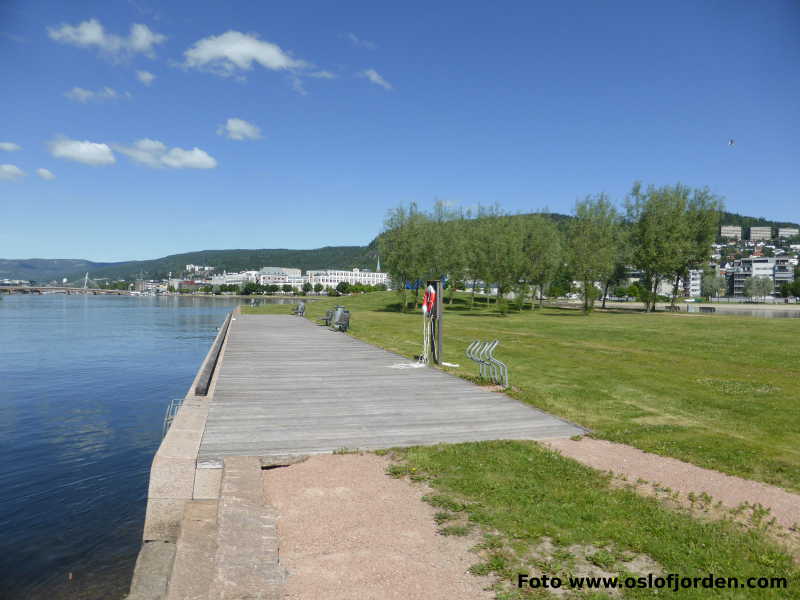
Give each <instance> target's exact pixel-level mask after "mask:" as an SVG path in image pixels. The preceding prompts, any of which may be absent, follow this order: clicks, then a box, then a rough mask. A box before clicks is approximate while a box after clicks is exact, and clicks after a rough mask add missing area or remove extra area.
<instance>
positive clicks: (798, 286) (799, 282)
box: [790, 277, 800, 298]
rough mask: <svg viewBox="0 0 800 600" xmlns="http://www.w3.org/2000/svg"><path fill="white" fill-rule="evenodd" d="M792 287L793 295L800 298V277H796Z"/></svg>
mask: <svg viewBox="0 0 800 600" xmlns="http://www.w3.org/2000/svg"><path fill="white" fill-rule="evenodd" d="M790 289H791V291H792V296H794V297H795V298H800V278H798V277H795V279H794V281H793V282H792V283H791V286H790Z"/></svg>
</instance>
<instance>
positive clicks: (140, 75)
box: [136, 71, 156, 85]
mask: <svg viewBox="0 0 800 600" xmlns="http://www.w3.org/2000/svg"><path fill="white" fill-rule="evenodd" d="M136 78H137V79H138V80H139V81H141V82H142V83H143V84H145V85H150V84H151V83H153V80H154V79H155V78H156V76H155V75H153V74H152V73H151V72H150V71H136Z"/></svg>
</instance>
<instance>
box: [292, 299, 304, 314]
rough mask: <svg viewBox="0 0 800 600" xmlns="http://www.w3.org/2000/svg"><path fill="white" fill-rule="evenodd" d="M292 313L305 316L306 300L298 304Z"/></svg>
mask: <svg viewBox="0 0 800 600" xmlns="http://www.w3.org/2000/svg"><path fill="white" fill-rule="evenodd" d="M292 314H293V315H297V316H298V317H303V316H305V314H306V303H305V302H301V303H300V304H298V305H297V308H295V309H294V310H293V311H292Z"/></svg>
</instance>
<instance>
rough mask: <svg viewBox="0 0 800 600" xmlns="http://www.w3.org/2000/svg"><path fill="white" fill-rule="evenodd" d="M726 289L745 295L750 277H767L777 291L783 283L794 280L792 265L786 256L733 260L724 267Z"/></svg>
mask: <svg viewBox="0 0 800 600" xmlns="http://www.w3.org/2000/svg"><path fill="white" fill-rule="evenodd" d="M726 274H727V277H728V291H729V293H731V294H732V295H734V296H745V295H746V294H745V291H744V290H745V286H746V285H747V280H748V279H750V278H751V277H768V278H770V279H771V280H772V282H773V286H774V290H775V291H777V290H778V289H779V288H780V286H781V285H783V284H784V283H791V282H792V281H794V267H793V265H792V264H791V259H790V258H788V257H774V256H751V257H750V258H743V259H741V260H735V261H733V265H732V266H730V267H729V268H727V269H726Z"/></svg>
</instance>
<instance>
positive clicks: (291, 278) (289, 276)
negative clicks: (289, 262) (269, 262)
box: [258, 267, 307, 288]
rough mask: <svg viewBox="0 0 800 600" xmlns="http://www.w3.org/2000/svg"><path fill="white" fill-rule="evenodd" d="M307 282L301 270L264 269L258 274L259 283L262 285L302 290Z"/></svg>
mask: <svg viewBox="0 0 800 600" xmlns="http://www.w3.org/2000/svg"><path fill="white" fill-rule="evenodd" d="M306 281H307V278H306V277H303V273H302V271H301V270H300V269H294V268H291V267H262V268H261V270H260V271H259V272H258V283H260V284H261V285H272V284H274V285H286V284H287V283H288V284H289V285H291V286H292V287H293V288H301V287H303V284H304V283H305V282H306Z"/></svg>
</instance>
